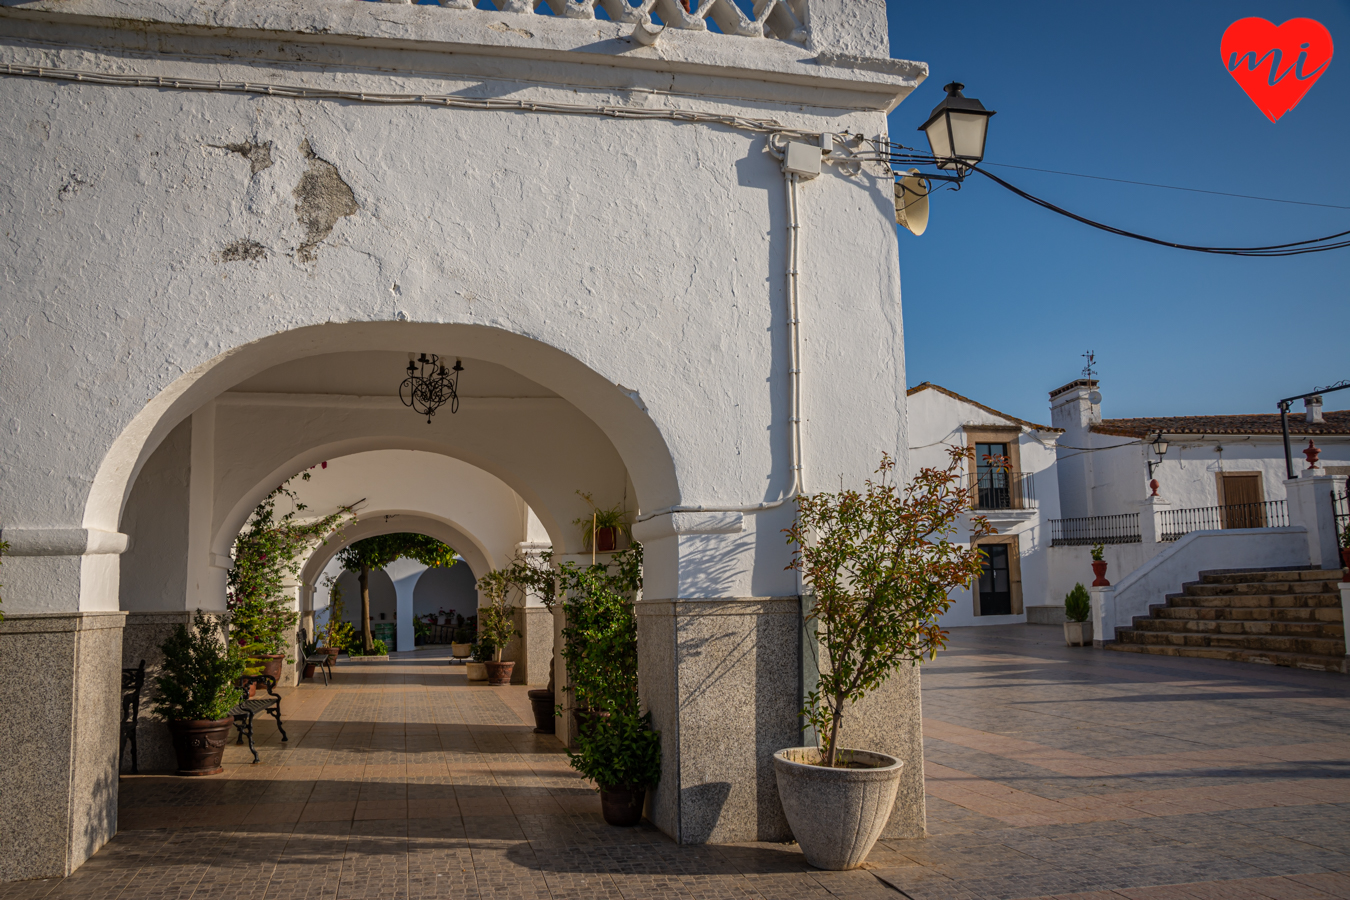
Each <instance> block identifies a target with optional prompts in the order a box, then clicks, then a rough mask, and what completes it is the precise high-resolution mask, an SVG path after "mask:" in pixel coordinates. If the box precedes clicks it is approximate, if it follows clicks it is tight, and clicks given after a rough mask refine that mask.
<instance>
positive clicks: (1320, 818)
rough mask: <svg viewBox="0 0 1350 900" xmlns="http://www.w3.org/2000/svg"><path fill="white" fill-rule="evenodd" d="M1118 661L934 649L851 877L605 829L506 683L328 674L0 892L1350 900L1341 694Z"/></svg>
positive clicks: (1349, 704)
mask: <svg viewBox="0 0 1350 900" xmlns="http://www.w3.org/2000/svg"><path fill="white" fill-rule="evenodd" d="M1119 656H1122V654H1109V653H1102V652H1100V651H1091V650H1078V649H1074V650H1070V649H1068V648H1065V647H1063V646H1062V640H1061V639H1060V637H1059V635H1058V629H1053V628H1041V627H1036V626H1012V627H996V628H980V629H956V630H955V631H954V634H953V639H952V642H951V646H950V649H949V650H948V651H947V652H946V653H943V654H940V655H939V657H938V659H937V660H936V661H935V662H933V663H930V664H928V665H926V666H925V667H924V684H923V703H924V713H925V717H926V718H925V722H926V723H927V724H928V734H927V737H926V740H925V745H926V748H927V749H926V757H927V761H928V763H929V765H928V767H927V768H928V772H927V774H928V776H929V794H928V831H929V836H928V837H927V838H924V839H919V840H882V841H881V842H879V843H878V845H877V848H876V849H875V850H874V852H873V854H872V857H871V859H870V860H869V863H868V868H865V869H863V870H858V871H854V872H818V871H816V870H813V869H811V868H810V867H809V866H807V865H806V864H805V862H804V860H803V859H802V856H801V854H800V852H799V851H798V849H797V848H796V846H795V845H790V844H788V845H780V844H743V845H729V846H704V847H680V846H676V845H675V844H673V843H672V842H671V841H670V840H669V839H668V838H666V837H665V836H664V835H662V834H661V833H659V832H658V831H656V830H655V829H654V828H652V827H651V826H650V825H647V824H644V825H642V826H640V827H638V828H634V829H614V828H611V827H609V826H608V825H605V824H604V822H603V820H602V819H601V818H600V815H599V801H598V797H597V795H596V794H595V792H594V791H593V790H592V789H591V788H590V786H589V785H588V784H587V783H586V782H585V781H584V780H583V779H581V778H580V777H579V776H578V775H577V774H576V773H575V772H574V771H573V770H572V769H571V768H570V767H569V766H568V765H567V760H566V757H565V755H564V754H563V753H562V752H561V747H560V746H559V745H558V743H557V741H556V740H554V739H553V738H551V737H549V736H541V735H535V734H533V732H532V728H531V725H532V721H531V716H530V708H529V704H528V700H527V699H526V697H525V693H524V689H523V688H506V689H491V688H486V687H481V686H474V687H470V686H469V685H468V684H467V683H466V682H465V681H464V678H463V669H462V668H457V667H449V666H444V664H443V662H441V661H440V660H438V659H437V658H436V657H435V655H434V652H433V653H426V652H420V653H418V654H417V655H416V656H415V657H413V658H411V659H406V658H405V659H399V658H398V657H397V656H396V657H395V660H394V661H392V662H391V663H389V664H386V665H382V666H367V667H362V668H360V669H357V667H355V666H339V669H338V675H339V677H338V680H337V681H336V682H335V683H334V685H333V686H332V687H329V688H325V687H324V686H323V685H322V684H319V685H312V684H305V685H303V686H301V687H300V688H298V689H293V690H289V691H286V692H284V700H283V713H284V715H285V716H286V721H287V730H288V733H289V734H290V737H291V739H290V740H289V741H288V742H284V743H283V742H281V741H280V735H279V734H278V733H277V732H276V729H275V727H271V728H269V727H268V723H266V722H263V723H260V724H259V726H258V735H257V738H258V749H259V756H260V758H261V762H260V763H259V764H257V765H251V764H249V761H250V760H251V756H250V755H249V754H248V751H247V748H246V747H240V746H236V745H231V746H230V747H229V748H228V751H227V755H226V765H227V771H226V774H225V775H223V776H220V777H215V778H206V779H182V778H176V777H173V776H168V775H144V776H139V777H124V778H122V779H121V782H120V801H119V825H120V828H121V830H120V832H119V834H118V835H117V837H116V838H114V840H113V841H112V842H110V843H109V844H108V845H107V846H106V847H104V848H103V850H101V851H100V852H99V853H98V854H97V855H96V856H94V857H93V858H92V859H91V860H89V861H88V862H87V863H86V864H85V865H84V866H83V867H81V869H79V870H78V871H77V872H76V873H75V874H74V875H72V876H70V877H69V878H65V879H44V880H39V881H30V882H19V883H15V884H8V885H0V900H39V898H57V897H59V898H65V897H71V898H74V897H79V898H90V900H105V898H106V900H112V898H118V900H140V898H148V900H169V898H179V900H244V898H263V900H292V898H296V900H366V898H387V900H424V898H426V900H430V898H456V900H458V898H465V900H496V898H513V900H514V898H525V900H529V898H550V900H555V898H557V900H572V898H576V900H582V898H592V897H594V898H601V900H645V898H681V900H704V898H707V900H730V898H735V900H741V898H763V900H778V898H783V900H787V898H792V900H799V898H805V900H825V898H835V897H847V898H861V900H870V898H878V900H879V898H883V897H884V898H887V900H894V898H898V897H904V896H908V897H910V898H911V900H965V898H970V900H977V898H998V900H1021V898H1029V897H1040V898H1048V897H1062V898H1073V900H1105V898H1111V900H1124V898H1132V900H1210V898H1219V897H1222V898H1234V900H1247V898H1252V900H1284V898H1289V900H1301V898H1317V900H1320V898H1327V897H1341V898H1347V900H1350V875H1347V874H1346V873H1347V872H1350V740H1347V738H1350V681H1348V680H1347V679H1345V678H1344V676H1337V675H1329V674H1326V673H1312V672H1300V671H1296V670H1275V669H1266V668H1262V667H1256V666H1247V665H1240V664H1234V663H1226V662H1215V661H1209V660H1187V659H1170V658H1163V657H1149V658H1145V659H1140V660H1133V659H1124V660H1122V659H1119V658H1118V657H1119ZM902 892H903V893H902Z"/></svg>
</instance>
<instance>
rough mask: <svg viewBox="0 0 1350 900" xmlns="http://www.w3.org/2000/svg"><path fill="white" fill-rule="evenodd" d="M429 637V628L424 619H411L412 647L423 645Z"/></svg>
mask: <svg viewBox="0 0 1350 900" xmlns="http://www.w3.org/2000/svg"><path fill="white" fill-rule="evenodd" d="M429 637H431V626H430V625H428V624H427V623H426V620H425V619H418V618H414V619H413V645H414V646H416V645H420V644H425V643H426V642H427V638H429Z"/></svg>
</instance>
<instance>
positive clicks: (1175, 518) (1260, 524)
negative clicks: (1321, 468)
mask: <svg viewBox="0 0 1350 900" xmlns="http://www.w3.org/2000/svg"><path fill="white" fill-rule="evenodd" d="M1288 524H1289V509H1288V505H1287V504H1286V503H1285V501H1283V500H1263V501H1261V502H1259V503H1229V504H1227V505H1225V506H1202V507H1197V508H1195V509H1165V510H1163V511H1162V527H1161V529H1160V530H1159V533H1158V539H1159V540H1163V541H1175V540H1177V539H1178V538H1180V537H1181V536H1182V535H1186V534H1190V533H1191V532H1192V531H1217V530H1219V529H1223V528H1279V527H1280V526H1282V525H1288Z"/></svg>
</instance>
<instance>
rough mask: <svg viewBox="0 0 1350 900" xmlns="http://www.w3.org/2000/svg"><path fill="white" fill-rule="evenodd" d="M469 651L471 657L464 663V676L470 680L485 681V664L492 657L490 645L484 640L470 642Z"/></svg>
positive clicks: (486, 674) (486, 677)
mask: <svg viewBox="0 0 1350 900" xmlns="http://www.w3.org/2000/svg"><path fill="white" fill-rule="evenodd" d="M469 652H470V654H471V655H472V659H470V660H469V661H468V662H467V663H465V664H464V674H465V676H466V677H467V678H468V679H469V680H470V681H487V680H488V671H487V664H488V661H489V660H491V659H492V654H493V649H492V645H491V644H489V643H488V642H486V641H482V642H480V643H477V644H471V645H470V648H469Z"/></svg>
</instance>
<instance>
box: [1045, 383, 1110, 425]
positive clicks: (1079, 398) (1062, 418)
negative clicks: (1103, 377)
mask: <svg viewBox="0 0 1350 900" xmlns="http://www.w3.org/2000/svg"><path fill="white" fill-rule="evenodd" d="M1101 420H1102V395H1101V393H1100V392H1099V391H1098V390H1097V381H1096V379H1092V380H1089V379H1087V378H1080V379H1078V380H1077V381H1070V382H1069V383H1068V384H1066V385H1064V386H1063V387H1057V388H1055V389H1054V390H1053V391H1051V392H1050V424H1051V425H1054V426H1055V427H1056V428H1063V429H1064V430H1065V432H1072V431H1086V430H1087V427H1088V426H1089V425H1096V424H1097V423H1099V422H1100V421H1101Z"/></svg>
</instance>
